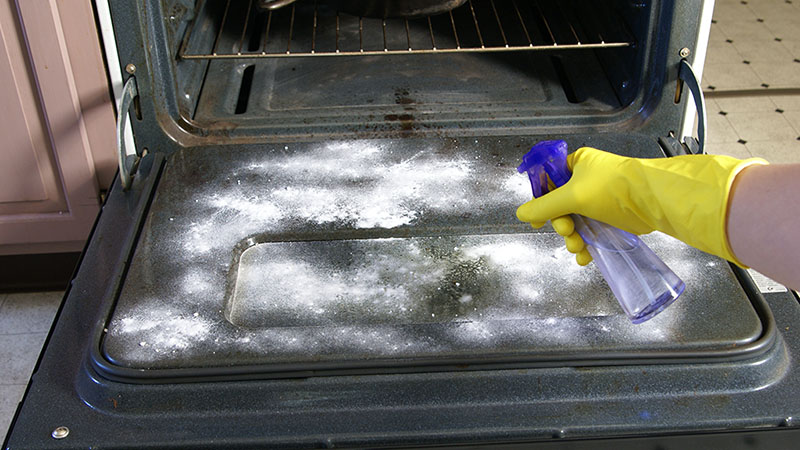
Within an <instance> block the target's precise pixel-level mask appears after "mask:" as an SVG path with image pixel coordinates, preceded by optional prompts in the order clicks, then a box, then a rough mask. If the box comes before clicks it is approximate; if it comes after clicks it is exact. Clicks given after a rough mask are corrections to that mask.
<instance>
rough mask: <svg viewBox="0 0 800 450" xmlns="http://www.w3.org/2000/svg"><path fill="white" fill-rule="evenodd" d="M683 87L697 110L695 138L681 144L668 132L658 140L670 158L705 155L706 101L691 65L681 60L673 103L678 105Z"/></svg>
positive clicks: (687, 139)
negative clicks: (686, 88)
mask: <svg viewBox="0 0 800 450" xmlns="http://www.w3.org/2000/svg"><path fill="white" fill-rule="evenodd" d="M684 85H685V86H687V87H688V88H689V92H691V93H692V97H693V98H694V106H695V108H696V109H697V138H695V137H691V136H689V137H686V138H685V139H684V141H683V142H682V143H681V142H680V139H679V138H677V137H676V136H675V133H673V132H670V133H669V135H668V136H665V137H661V138H659V143H660V144H661V147H662V148H664V151H665V152H667V154H669V155H671V156H674V155H682V154H702V153H705V143H706V127H707V125H708V117H707V116H706V101H705V98H704V97H703V90H702V89H700V81H699V80H698V79H697V75H696V74H695V73H694V70H693V69H692V66H691V64H689V62H688V61H687V60H685V59H682V60H681V62H680V64H679V66H678V85H677V88H676V89H675V103H680V101H681V96H682V94H683V87H684Z"/></svg>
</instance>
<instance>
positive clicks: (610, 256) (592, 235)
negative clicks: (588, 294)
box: [517, 140, 686, 323]
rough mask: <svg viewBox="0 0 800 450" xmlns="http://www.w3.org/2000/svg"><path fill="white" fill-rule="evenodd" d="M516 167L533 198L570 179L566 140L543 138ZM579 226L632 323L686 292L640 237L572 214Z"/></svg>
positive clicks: (576, 225) (648, 317) (651, 313)
mask: <svg viewBox="0 0 800 450" xmlns="http://www.w3.org/2000/svg"><path fill="white" fill-rule="evenodd" d="M522 161H523V162H522V164H521V165H520V166H519V167H518V168H517V170H519V172H520V173H527V174H528V177H529V178H530V180H531V188H532V189H533V196H534V197H540V196H542V195H544V194H546V193H547V192H548V184H547V180H548V177H549V179H550V180H551V181H552V182H553V184H554V185H555V186H556V187H559V186H562V185H564V184H565V183H566V182H567V181H569V179H570V177H571V176H572V174H571V173H570V171H569V168H568V167H567V143H566V142H564V141H561V140H557V141H542V142H539V143H538V144H536V145H534V146H533V147H532V148H531V150H530V151H529V152H528V153H527V154H525V156H524V157H523V159H522ZM572 219H573V221H574V222H575V230H576V231H577V232H578V234H580V236H581V238H583V240H584V242H586V246H587V249H588V250H589V253H590V254H591V255H592V258H594V261H595V263H596V264H597V267H598V269H600V272H601V273H602V274H603V277H604V278H605V280H606V282H607V283H608V285H609V287H610V288H611V291H612V292H613V293H614V296H615V297H616V298H617V300H618V301H619V304H620V305H621V306H622V309H623V310H624V311H625V314H627V316H628V318H630V320H631V322H633V323H641V322H644V321H646V320H649V319H651V318H652V317H653V316H655V315H656V314H658V313H659V312H661V311H663V310H664V308H666V307H667V306H669V305H670V304H671V303H672V302H674V301H675V300H676V299H677V298H678V297H679V296H680V295H681V293H683V291H684V289H685V288H686V285H685V284H684V282H683V280H681V279H680V278H679V277H678V276H677V275H675V273H674V272H673V271H672V270H671V269H670V268H669V267H667V265H666V264H664V262H663V261H661V259H660V258H659V257H658V256H657V255H656V254H655V253H653V251H652V250H651V249H650V247H648V246H647V245H646V244H645V243H644V242H642V240H641V239H639V237H638V236H636V235H634V234H631V233H628V232H626V231H623V230H620V229H619V228H614V227H612V226H611V225H608V224H605V223H602V222H598V221H596V220H593V219H589V218H587V217H583V216H579V215H577V214H572Z"/></svg>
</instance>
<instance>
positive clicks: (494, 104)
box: [164, 0, 660, 139]
mask: <svg viewBox="0 0 800 450" xmlns="http://www.w3.org/2000/svg"><path fill="white" fill-rule="evenodd" d="M257 3H258V2H255V1H249V2H246V1H229V0H205V1H201V2H198V4H197V6H196V8H195V11H194V15H193V16H191V17H193V19H192V20H190V21H188V23H187V25H186V27H185V31H184V33H183V35H181V36H180V39H174V40H173V41H171V42H168V45H169V46H170V47H171V48H170V52H172V53H173V54H174V59H173V61H172V62H171V63H170V64H174V70H175V71H176V74H177V76H176V77H175V79H176V81H177V85H176V88H177V92H178V94H177V95H176V96H175V98H176V99H177V100H176V102H177V106H178V108H177V109H178V110H179V111H180V112H181V115H182V116H183V117H184V118H185V119H189V120H190V121H191V122H192V124H193V125H194V126H196V127H198V128H199V129H202V130H203V136H206V137H207V138H213V137H214V136H216V135H220V133H224V136H225V137H226V138H228V139H231V138H236V137H237V136H242V137H244V136H248V135H249V136H258V137H260V138H265V137H268V136H271V135H272V136H274V135H279V136H284V137H287V136H298V134H297V133H298V131H297V130H298V128H300V127H302V129H303V130H304V133H303V134H304V135H306V136H308V135H314V136H318V135H330V134H353V133H357V134H358V135H359V136H362V137H382V136H386V135H390V136H391V135H409V134H422V135H425V134H437V135H443V134H453V133H458V130H462V129H465V128H471V129H476V128H501V129H508V128H515V129H519V128H523V127H528V128H531V127H533V128H536V127H541V126H545V125H546V126H550V127H552V126H554V125H556V126H558V125H559V124H561V125H565V123H563V122H562V121H563V118H564V117H565V116H576V115H577V116H580V119H579V120H577V121H576V120H572V121H571V124H572V125H574V124H584V125H585V126H595V125H598V124H602V123H605V122H608V121H615V120H620V117H619V113H620V112H622V111H627V110H630V114H636V113H638V109H639V108H629V106H631V105H633V104H636V103H643V102H644V101H645V98H644V96H645V95H647V92H645V91H644V90H642V89H640V87H641V86H642V82H643V77H645V76H646V74H645V72H646V71H647V70H649V69H648V65H647V64H643V59H644V58H647V57H649V55H648V51H649V50H648V48H649V47H648V45H643V44H646V43H647V42H648V41H649V40H650V39H651V36H650V35H649V34H648V31H647V30H649V29H650V27H651V24H652V22H653V21H654V20H655V19H654V17H653V16H654V14H653V11H652V10H653V8H652V7H651V5H650V3H649V2H628V1H613V0H612V1H609V2H594V1H584V0H572V1H567V2H565V1H537V2H528V1H519V0H470V1H467V2H465V3H464V4H463V5H462V6H459V7H457V8H455V9H453V10H451V11H448V12H445V13H442V14H437V15H433V16H426V17H418V18H410V19H401V18H387V19H379V18H370V17H358V16H353V15H350V14H347V13H345V12H341V11H338V10H337V9H336V2H328V1H323V0H318V1H311V0H306V1H297V2H294V3H292V4H291V5H288V6H284V7H282V8H279V9H275V10H265V9H262V8H259V7H258V5H257ZM174 36H175V37H177V36H178V35H177V34H174ZM650 47H652V46H650ZM243 71H244V72H243ZM650 82H651V83H652V82H655V83H658V82H660V81H659V80H651V81H650ZM171 87H172V84H165V86H164V88H165V89H168V90H169V89H171ZM248 87H249V89H248ZM397 90H404V91H407V92H408V93H409V95H410V96H411V97H412V98H413V99H414V101H413V114H412V113H409V107H408V106H409V105H408V104H397V103H396V102H395V98H394V97H395V92H396V91H397ZM165 96H166V98H167V99H169V98H171V96H170V93H169V92H165ZM401 116H402V117H405V118H406V119H405V120H396V119H395V118H399V117H401Z"/></svg>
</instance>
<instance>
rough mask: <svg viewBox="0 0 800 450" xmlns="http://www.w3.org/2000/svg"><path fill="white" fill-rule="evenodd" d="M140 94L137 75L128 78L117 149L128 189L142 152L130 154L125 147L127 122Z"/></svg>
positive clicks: (119, 124) (121, 110)
mask: <svg viewBox="0 0 800 450" xmlns="http://www.w3.org/2000/svg"><path fill="white" fill-rule="evenodd" d="M138 95H139V90H138V88H137V87H136V77H133V76H132V77H130V78H128V81H126V82H125V86H124V87H123V88H122V99H121V100H120V106H119V113H118V114H117V151H118V155H117V156H118V162H119V178H120V181H121V182H122V189H123V190H125V191H127V190H128V189H130V187H131V183H133V176H134V175H135V174H136V171H137V169H138V168H139V162H140V161H141V159H142V154H141V153H140V152H139V149H138V148H137V149H136V154H133V155H128V152H127V149H126V148H125V123H126V122H127V118H128V110H129V109H130V108H131V104H132V103H133V99H134V98H135V97H137V96H138Z"/></svg>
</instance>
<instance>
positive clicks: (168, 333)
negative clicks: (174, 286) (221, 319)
mask: <svg viewBox="0 0 800 450" xmlns="http://www.w3.org/2000/svg"><path fill="white" fill-rule="evenodd" d="M112 327H113V330H114V332H115V333H116V334H119V335H121V336H125V335H129V334H130V335H133V336H144V338H143V340H141V341H140V342H139V346H140V347H147V348H148V349H149V350H150V351H155V352H164V353H166V352H172V351H176V350H185V349H187V348H189V347H191V346H194V345H196V344H197V343H198V342H200V341H203V340H205V339H207V338H208V332H209V330H210V329H211V323H210V322H209V321H207V320H205V319H203V318H201V317H196V316H193V315H189V316H182V315H178V316H176V315H175V314H174V313H173V311H172V310H171V309H164V308H158V307H152V308H148V311H147V312H136V314H134V315H131V316H128V317H123V318H121V319H119V320H118V321H115V323H112Z"/></svg>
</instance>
